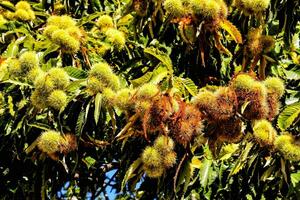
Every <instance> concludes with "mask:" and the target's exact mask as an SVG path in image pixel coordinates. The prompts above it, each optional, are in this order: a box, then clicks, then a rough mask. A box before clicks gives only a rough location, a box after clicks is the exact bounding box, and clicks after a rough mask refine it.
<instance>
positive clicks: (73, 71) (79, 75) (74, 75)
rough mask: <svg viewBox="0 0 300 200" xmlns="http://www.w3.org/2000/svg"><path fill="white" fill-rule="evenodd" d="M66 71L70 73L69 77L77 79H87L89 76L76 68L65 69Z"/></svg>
mask: <svg viewBox="0 0 300 200" xmlns="http://www.w3.org/2000/svg"><path fill="white" fill-rule="evenodd" d="M64 70H65V71H66V72H67V73H68V75H69V76H70V77H72V78H76V79H85V78H87V76H88V74H87V72H85V71H83V70H81V69H78V68H75V67H70V66H69V67H65V68H64Z"/></svg>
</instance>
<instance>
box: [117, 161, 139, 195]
mask: <svg viewBox="0 0 300 200" xmlns="http://www.w3.org/2000/svg"><path fill="white" fill-rule="evenodd" d="M141 164H142V160H141V158H138V159H136V160H135V161H134V162H133V163H132V164H131V165H130V167H129V168H128V170H127V171H126V173H125V176H124V178H123V180H122V184H121V191H122V190H123V189H124V187H125V185H126V183H127V182H128V180H129V179H131V178H133V177H134V176H135V175H136V174H135V173H134V172H135V171H136V170H137V168H138V167H140V165H141Z"/></svg>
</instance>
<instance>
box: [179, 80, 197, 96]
mask: <svg viewBox="0 0 300 200" xmlns="http://www.w3.org/2000/svg"><path fill="white" fill-rule="evenodd" d="M174 85H175V86H176V87H177V88H178V89H179V90H180V91H182V89H186V90H187V91H188V92H189V93H190V94H191V95H192V96H196V95H197V93H198V88H197V86H196V85H195V83H194V82H193V81H192V80H191V79H189V78H186V79H184V78H179V77H175V78H174Z"/></svg>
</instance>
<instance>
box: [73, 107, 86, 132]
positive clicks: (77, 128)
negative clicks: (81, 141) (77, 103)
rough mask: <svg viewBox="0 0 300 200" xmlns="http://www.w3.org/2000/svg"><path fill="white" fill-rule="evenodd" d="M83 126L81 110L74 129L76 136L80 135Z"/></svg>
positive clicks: (83, 111) (83, 115) (82, 111)
mask: <svg viewBox="0 0 300 200" xmlns="http://www.w3.org/2000/svg"><path fill="white" fill-rule="evenodd" d="M84 124H85V109H82V110H81V111H80V113H79V115H78V118H77V122H76V127H75V133H76V135H77V136H79V135H81V132H82V130H83V126H84Z"/></svg>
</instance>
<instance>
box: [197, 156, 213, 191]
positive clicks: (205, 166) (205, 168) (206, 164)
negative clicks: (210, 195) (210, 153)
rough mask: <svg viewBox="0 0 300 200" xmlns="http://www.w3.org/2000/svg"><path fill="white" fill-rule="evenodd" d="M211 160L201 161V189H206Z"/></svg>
mask: <svg viewBox="0 0 300 200" xmlns="http://www.w3.org/2000/svg"><path fill="white" fill-rule="evenodd" d="M211 165H212V160H211V159H207V158H204V160H202V165H201V168H200V177H199V178H200V184H201V186H202V187H204V188H205V187H206V186H207V184H208V181H209V176H210V170H211Z"/></svg>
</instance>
